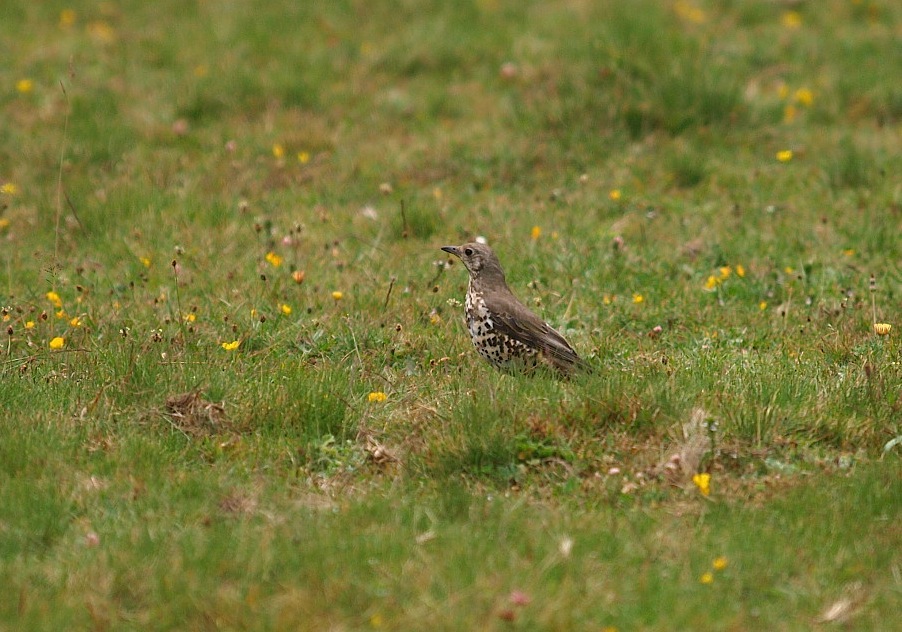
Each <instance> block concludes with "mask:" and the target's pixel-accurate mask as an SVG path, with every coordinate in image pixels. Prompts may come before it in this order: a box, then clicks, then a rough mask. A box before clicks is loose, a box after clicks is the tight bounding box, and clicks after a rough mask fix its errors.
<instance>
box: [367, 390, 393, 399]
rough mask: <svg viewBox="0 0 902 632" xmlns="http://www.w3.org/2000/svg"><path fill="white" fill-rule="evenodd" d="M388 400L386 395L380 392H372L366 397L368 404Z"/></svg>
mask: <svg viewBox="0 0 902 632" xmlns="http://www.w3.org/2000/svg"><path fill="white" fill-rule="evenodd" d="M387 398H388V395H386V394H385V393H383V392H382V391H373V392H372V393H370V394H369V395H367V396H366V401H368V402H384V401H385V400H386V399H387Z"/></svg>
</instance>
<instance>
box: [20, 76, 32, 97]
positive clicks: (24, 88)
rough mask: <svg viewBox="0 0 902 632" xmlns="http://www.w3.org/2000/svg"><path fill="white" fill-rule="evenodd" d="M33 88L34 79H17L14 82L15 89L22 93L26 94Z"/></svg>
mask: <svg viewBox="0 0 902 632" xmlns="http://www.w3.org/2000/svg"><path fill="white" fill-rule="evenodd" d="M33 89H34V81H32V80H31V79H19V80H18V81H17V82H16V90H18V91H19V92H21V93H22V94H28V93H29V92H31V91H32V90H33Z"/></svg>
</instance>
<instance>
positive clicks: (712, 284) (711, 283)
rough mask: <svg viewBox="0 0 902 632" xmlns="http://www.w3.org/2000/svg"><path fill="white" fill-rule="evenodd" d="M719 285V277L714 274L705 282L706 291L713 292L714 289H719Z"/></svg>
mask: <svg viewBox="0 0 902 632" xmlns="http://www.w3.org/2000/svg"><path fill="white" fill-rule="evenodd" d="M718 283H720V281H719V280H718V279H717V277H716V276H714V275H713V274H711V275H709V276H708V278H707V280H706V281H705V289H706V290H713V289H714V288H716V287H717V284H718Z"/></svg>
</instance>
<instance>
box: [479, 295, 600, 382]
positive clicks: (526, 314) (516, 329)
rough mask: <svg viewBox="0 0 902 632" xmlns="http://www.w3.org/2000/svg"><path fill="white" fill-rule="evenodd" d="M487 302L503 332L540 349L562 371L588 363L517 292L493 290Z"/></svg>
mask: <svg viewBox="0 0 902 632" xmlns="http://www.w3.org/2000/svg"><path fill="white" fill-rule="evenodd" d="M485 302H486V307H487V308H488V310H489V312H491V314H492V318H493V320H494V321H495V327H497V328H498V331H500V332H501V333H504V334H507V335H508V336H511V337H513V338H516V339H517V340H520V341H521V342H523V343H524V344H527V345H529V346H530V347H533V348H534V349H538V350H539V351H541V352H542V355H543V356H544V357H545V358H546V359H547V360H548V361H549V362H551V363H552V364H553V365H554V366H555V367H556V368H558V369H559V370H561V371H564V372H570V371H572V370H573V369H575V368H585V367H586V364H585V362H584V361H583V360H582V359H581V358H580V357H579V356H578V355H577V354H576V351H574V350H573V347H571V346H570V344H569V343H568V342H567V341H566V340H564V337H563V336H562V335H560V334H559V333H558V332H556V331H555V330H554V329H552V328H551V327H550V326H549V325H548V323H546V322H545V321H543V320H542V319H541V318H539V317H538V316H536V315H535V314H533V313H532V312H531V311H529V309H527V308H526V306H524V305H523V304H522V303H520V302H519V301H518V300H517V299H516V298H515V297H514V296H513V295H510V296H504V295H503V294H500V293H493V294H492V295H489V296H486V297H485Z"/></svg>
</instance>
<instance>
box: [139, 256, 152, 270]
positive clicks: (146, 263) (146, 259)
mask: <svg viewBox="0 0 902 632" xmlns="http://www.w3.org/2000/svg"><path fill="white" fill-rule="evenodd" d="M140 260H141V265H142V266H144V267H145V268H149V267H150V257H141V259H140Z"/></svg>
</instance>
